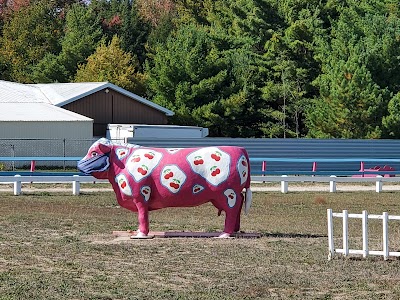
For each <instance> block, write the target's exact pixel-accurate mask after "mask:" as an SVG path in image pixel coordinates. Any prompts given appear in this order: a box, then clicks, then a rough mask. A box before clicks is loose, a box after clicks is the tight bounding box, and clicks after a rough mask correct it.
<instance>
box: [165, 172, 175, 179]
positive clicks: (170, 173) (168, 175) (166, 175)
mask: <svg viewBox="0 0 400 300" xmlns="http://www.w3.org/2000/svg"><path fill="white" fill-rule="evenodd" d="M173 176H174V173H172V172H169V173H167V174H165V175H164V178H165V179H170V178H171V177H173Z"/></svg>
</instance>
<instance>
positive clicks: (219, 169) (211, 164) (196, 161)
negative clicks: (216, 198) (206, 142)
mask: <svg viewBox="0 0 400 300" xmlns="http://www.w3.org/2000/svg"><path fill="white" fill-rule="evenodd" d="M186 159H187V160H188V162H189V164H190V167H191V168H192V170H193V172H195V173H197V174H199V175H200V176H202V177H203V178H204V179H206V180H207V181H208V182H209V183H210V184H212V185H214V186H217V185H219V184H221V183H222V182H224V181H225V180H227V178H228V176H229V168H230V164H231V157H230V155H229V154H228V153H226V152H224V151H222V150H220V149H219V148H217V147H206V148H201V149H198V150H196V151H194V152H192V153H190V154H189V155H188V156H187V158H186Z"/></svg>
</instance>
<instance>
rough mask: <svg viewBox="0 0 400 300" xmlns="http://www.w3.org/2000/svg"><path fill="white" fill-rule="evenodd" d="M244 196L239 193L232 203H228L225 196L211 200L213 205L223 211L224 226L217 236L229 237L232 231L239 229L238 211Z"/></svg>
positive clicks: (239, 211)
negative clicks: (236, 199)
mask: <svg viewBox="0 0 400 300" xmlns="http://www.w3.org/2000/svg"><path fill="white" fill-rule="evenodd" d="M243 200H244V197H243V195H242V194H241V193H239V195H238V201H236V202H235V204H234V205H229V204H228V202H227V200H226V198H221V199H217V200H214V201H212V203H213V205H214V206H215V207H216V208H217V209H218V210H219V211H221V210H223V211H224V212H225V227H224V232H222V233H221V234H220V235H219V236H218V238H230V237H231V235H232V234H233V233H234V232H238V231H239V230H240V213H241V210H242V206H243Z"/></svg>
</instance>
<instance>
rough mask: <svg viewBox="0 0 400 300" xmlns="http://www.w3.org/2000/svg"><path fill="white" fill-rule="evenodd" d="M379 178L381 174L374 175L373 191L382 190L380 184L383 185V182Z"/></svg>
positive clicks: (378, 191)
mask: <svg viewBox="0 0 400 300" xmlns="http://www.w3.org/2000/svg"><path fill="white" fill-rule="evenodd" d="M381 178H382V175H377V176H376V184H375V191H376V192H377V193H380V192H382V185H383V182H382V181H381Z"/></svg>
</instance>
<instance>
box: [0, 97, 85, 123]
mask: <svg viewBox="0 0 400 300" xmlns="http://www.w3.org/2000/svg"><path fill="white" fill-rule="evenodd" d="M0 121H18V122H19V121H24V122H29V121H44V122H46V121H58V122H60V121H93V120H92V119H90V118H87V117H85V116H82V115H80V114H77V113H74V112H72V111H69V110H66V109H63V108H60V107H57V106H54V105H52V104H50V103H43V102H18V103H15V102H14V103H12V102H3V103H1V102H0Z"/></svg>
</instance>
